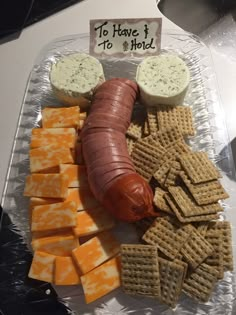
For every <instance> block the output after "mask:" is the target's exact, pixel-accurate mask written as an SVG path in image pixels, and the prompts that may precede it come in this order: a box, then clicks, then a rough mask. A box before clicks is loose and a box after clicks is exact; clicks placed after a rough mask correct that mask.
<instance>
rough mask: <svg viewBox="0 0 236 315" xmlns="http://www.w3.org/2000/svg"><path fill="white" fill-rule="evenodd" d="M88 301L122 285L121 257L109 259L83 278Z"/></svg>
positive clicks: (82, 282) (82, 281)
mask: <svg viewBox="0 0 236 315" xmlns="http://www.w3.org/2000/svg"><path fill="white" fill-rule="evenodd" d="M80 280H81V284H82V286H83V290H84V294H85V300H86V303H91V302H93V301H95V300H97V299H99V298H100V297H102V296H104V295H106V294H107V293H109V292H111V291H113V290H115V289H117V288H119V287H120V286H121V263H120V257H115V258H113V259H111V260H108V261H107V262H105V263H104V264H103V265H101V266H99V267H97V268H96V269H94V270H92V271H90V272H89V273H87V274H86V275H83V276H82V277H81V278H80Z"/></svg>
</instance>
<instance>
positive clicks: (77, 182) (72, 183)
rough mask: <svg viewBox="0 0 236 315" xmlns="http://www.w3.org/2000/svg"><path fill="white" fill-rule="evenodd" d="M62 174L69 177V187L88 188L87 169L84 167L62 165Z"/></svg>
mask: <svg viewBox="0 0 236 315" xmlns="http://www.w3.org/2000/svg"><path fill="white" fill-rule="evenodd" d="M59 167H60V173H61V174H63V175H65V176H67V179H68V187H74V188H75V187H85V186H88V178H87V173H86V168H85V166H83V165H72V164H60V166H59Z"/></svg>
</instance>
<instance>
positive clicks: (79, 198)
mask: <svg viewBox="0 0 236 315" xmlns="http://www.w3.org/2000/svg"><path fill="white" fill-rule="evenodd" d="M66 200H67V201H70V200H73V201H75V202H76V204H77V210H78V211H81V210H86V209H93V208H96V207H99V206H100V204H99V202H98V201H97V200H96V199H95V197H94V196H93V194H92V192H91V190H90V189H89V188H79V189H78V188H69V189H68V196H67V198H66Z"/></svg>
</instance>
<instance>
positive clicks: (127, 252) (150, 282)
mask: <svg viewBox="0 0 236 315" xmlns="http://www.w3.org/2000/svg"><path fill="white" fill-rule="evenodd" d="M121 279H122V285H123V289H124V291H125V293H127V294H133V295H136V294H138V295H146V296H150V297H159V296H160V295H161V288H160V275H159V263H158V253H157V249H156V247H155V246H151V245H140V244H138V245H136V244H135V245H133V244H122V245H121Z"/></svg>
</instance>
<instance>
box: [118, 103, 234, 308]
mask: <svg viewBox="0 0 236 315" xmlns="http://www.w3.org/2000/svg"><path fill="white" fill-rule="evenodd" d="M194 134H195V130H194V123H193V117H192V112H191V109H190V107H187V106H174V107H170V106H164V105H160V106H158V107H156V108H147V115H146V120H145V121H142V122H141V121H133V123H132V124H131V125H130V127H129V130H128V132H127V143H129V151H130V154H131V158H132V160H133V163H134V165H135V168H136V171H137V172H138V173H139V174H140V175H141V176H142V177H143V178H144V179H145V180H146V181H148V182H149V183H150V185H151V187H152V188H153V192H154V199H153V203H154V206H155V207H156V209H157V211H159V212H161V214H162V216H161V217H157V218H146V219H143V220H141V221H139V222H136V223H135V225H136V228H137V230H138V232H139V234H140V236H141V241H142V243H143V244H138V245H137V244H135V245H132V244H129V245H127V244H126V245H122V247H121V258H122V259H121V260H122V284H123V288H124V291H125V292H126V293H128V294H135V295H136V294H138V295H147V296H151V297H153V298H157V299H158V300H159V301H161V302H163V303H165V304H167V305H168V306H170V307H172V308H173V307H175V306H176V304H177V302H178V299H179V297H180V294H181V292H184V293H185V294H187V295H188V296H190V297H192V298H193V299H195V300H196V301H199V302H207V301H208V300H209V298H210V297H211V294H212V291H213V290H214V287H215V285H216V283H217V281H218V280H219V279H222V278H223V277H224V272H225V271H232V270H233V258H232V240H231V226H230V223H229V222H228V221H217V220H218V219H219V213H220V212H222V211H223V210H224V209H223V207H222V206H221V204H220V203H219V201H220V200H222V199H226V198H228V197H229V196H228V194H227V192H226V191H225V190H224V188H223V186H222V185H221V183H220V181H219V178H220V177H221V175H220V173H219V171H218V169H217V168H216V167H215V165H214V164H213V163H212V162H211V161H210V160H209V158H208V156H207V154H206V153H205V152H194V151H192V150H191V148H190V147H189V146H188V145H187V143H186V141H185V140H186V136H193V135H194Z"/></svg>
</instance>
